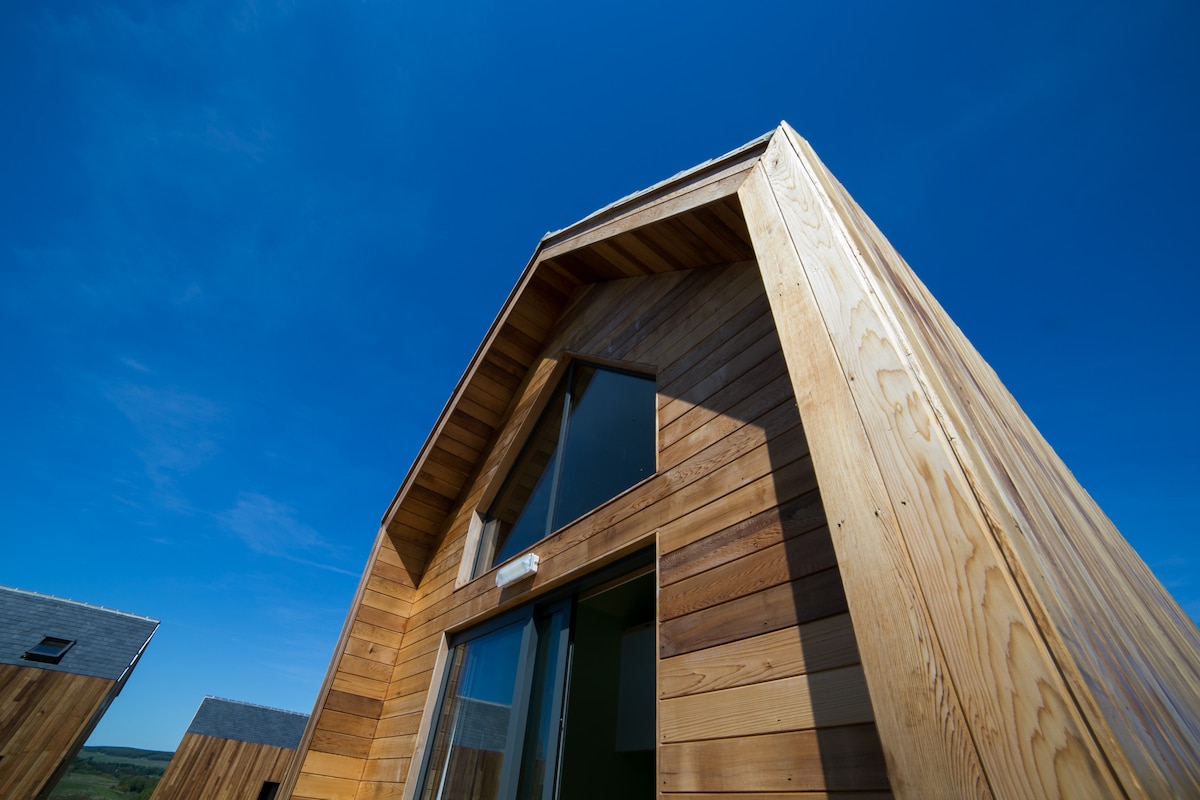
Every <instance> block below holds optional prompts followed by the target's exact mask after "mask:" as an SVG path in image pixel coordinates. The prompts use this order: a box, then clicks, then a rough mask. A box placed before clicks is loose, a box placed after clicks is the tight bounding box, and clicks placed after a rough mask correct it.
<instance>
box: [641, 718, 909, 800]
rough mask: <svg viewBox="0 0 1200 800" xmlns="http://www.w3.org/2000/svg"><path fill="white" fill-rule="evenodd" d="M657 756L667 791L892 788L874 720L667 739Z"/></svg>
mask: <svg viewBox="0 0 1200 800" xmlns="http://www.w3.org/2000/svg"><path fill="white" fill-rule="evenodd" d="M658 759H659V762H658V773H659V788H660V789H661V790H662V791H663V792H741V793H743V794H750V795H753V794H755V793H760V792H761V793H772V792H788V791H797V790H799V791H839V792H840V791H850V792H853V791H864V790H884V791H886V790H887V788H888V776H887V771H886V769H885V768H884V764H883V757H882V753H881V752H880V749H879V739H878V736H877V734H876V732H875V726H873V725H853V726H848V727H841V728H825V729H823V730H807V731H796V732H792V733H777V734H768V735H765V736H748V737H744V738H739V739H715V740H710V741H697V742H687V743H684V744H668V745H664V746H662V747H660V748H659V755H658ZM689 796H690V795H689ZM930 796H932V795H930Z"/></svg>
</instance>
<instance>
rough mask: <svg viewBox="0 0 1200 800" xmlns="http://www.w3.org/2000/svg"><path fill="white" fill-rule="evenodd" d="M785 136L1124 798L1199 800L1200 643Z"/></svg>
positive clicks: (823, 174) (896, 261)
mask: <svg viewBox="0 0 1200 800" xmlns="http://www.w3.org/2000/svg"><path fill="white" fill-rule="evenodd" d="M785 132H786V134H787V136H788V138H789V141H790V143H791V144H792V145H793V146H794V147H795V148H796V149H797V151H798V152H799V153H801V154H803V156H804V158H805V160H806V162H807V163H809V164H810V165H811V166H812V170H813V175H814V178H815V179H816V181H817V183H818V184H819V185H820V187H821V189H822V190H823V191H824V193H825V197H826V198H827V199H828V201H829V203H830V204H831V206H832V207H834V208H836V209H837V212H838V214H839V215H840V216H841V218H842V219H843V220H844V222H845V227H846V230H847V233H848V235H849V238H850V240H851V241H852V242H853V245H854V247H855V248H856V252H857V255H858V256H859V259H860V263H861V265H862V267H863V269H864V270H865V271H866V272H867V274H868V275H869V276H870V278H871V279H872V280H873V286H874V288H875V290H876V291H878V292H879V293H880V295H881V296H882V297H885V298H886V300H887V302H888V304H889V305H890V306H891V307H892V308H893V309H894V311H895V317H896V323H897V325H898V327H899V328H900V329H901V330H902V331H903V332H904V335H905V338H906V341H907V342H908V343H909V344H910V346H911V347H912V351H913V355H914V358H915V359H917V360H918V361H919V363H920V365H921V369H922V370H923V374H924V377H925V379H926V381H927V382H928V385H929V387H930V391H931V392H932V393H934V394H936V396H937V397H938V399H939V401H940V403H941V407H942V409H941V410H942V413H943V415H944V416H942V417H941V418H940V419H939V421H940V422H941V424H942V425H943V426H944V427H946V428H947V430H948V431H949V432H951V438H950V441H951V445H952V446H953V447H954V449H955V453H956V455H957V456H958V457H959V459H960V461H962V463H963V467H964V470H965V471H966V473H967V477H968V480H969V481H970V483H971V486H972V488H973V489H974V490H975V492H976V493H977V500H978V501H979V502H980V503H981V504H983V505H984V507H985V511H986V513H987V514H988V522H989V525H990V526H991V529H992V532H993V534H994V535H995V536H996V538H997V541H998V543H999V545H1000V547H1001V548H1002V551H1003V553H1004V555H1005V557H1006V558H1007V559H1008V562H1009V566H1010V569H1011V570H1012V573H1013V575H1014V579H1015V580H1016V582H1017V583H1018V585H1019V586H1020V587H1021V591H1022V595H1023V597H1024V598H1025V599H1026V601H1027V602H1028V603H1029V604H1030V605H1031V607H1032V608H1033V609H1034V611H1035V616H1036V618H1038V620H1039V628H1040V630H1041V631H1042V632H1043V635H1044V636H1045V637H1046V641H1047V644H1048V645H1049V647H1050V648H1051V650H1052V651H1053V652H1054V656H1055V659H1056V661H1057V663H1058V664H1059V665H1060V666H1061V667H1062V669H1063V672H1064V676H1065V677H1066V680H1067V681H1068V682H1069V683H1070V684H1072V691H1073V692H1074V695H1075V696H1076V698H1078V700H1079V702H1080V704H1081V707H1082V709H1083V711H1084V713H1085V715H1086V716H1087V718H1088V724H1089V725H1090V726H1091V727H1092V728H1093V730H1094V731H1095V733H1096V735H1097V737H1098V738H1099V740H1100V742H1101V744H1102V745H1103V747H1104V750H1105V755H1106V757H1107V758H1108V759H1109V760H1110V761H1111V763H1112V764H1113V766H1114V767H1115V768H1116V769H1117V771H1118V773H1119V774H1121V776H1122V781H1123V782H1124V783H1125V785H1126V790H1127V791H1131V790H1132V789H1133V787H1136V786H1137V785H1138V784H1141V786H1142V788H1143V790H1144V791H1145V792H1146V793H1147V794H1148V795H1149V796H1152V797H1165V796H1170V795H1174V796H1186V795H1200V658H1198V656H1197V654H1198V653H1200V631H1197V628H1196V626H1195V624H1194V622H1193V621H1192V620H1191V619H1190V618H1189V617H1188V616H1187V614H1185V613H1184V612H1183V611H1182V610H1181V609H1180V608H1179V606H1178V604H1177V603H1176V602H1175V601H1174V599H1173V598H1171V596H1170V595H1169V594H1168V593H1167V592H1166V591H1165V590H1164V589H1163V587H1162V586H1161V584H1159V582H1158V581H1157V579H1155V578H1154V577H1153V575H1152V574H1151V573H1150V571H1149V570H1148V569H1147V568H1146V566H1145V564H1144V563H1142V561H1141V559H1140V558H1139V557H1138V556H1137V554H1136V553H1134V552H1133V550H1132V549H1131V548H1130V547H1129V545H1128V543H1127V542H1126V541H1125V540H1124V538H1123V537H1121V535H1120V534H1119V532H1118V531H1117V530H1116V528H1115V527H1114V526H1113V524H1112V523H1111V521H1110V520H1109V519H1108V518H1107V517H1106V516H1105V515H1104V513H1103V512H1102V511H1101V510H1100V509H1099V508H1098V507H1097V506H1096V504H1095V502H1094V501H1093V500H1092V499H1091V497H1090V496H1088V494H1087V493H1086V491H1084V489H1083V488H1082V487H1081V486H1080V485H1079V483H1078V482H1077V481H1076V480H1075V478H1074V476H1073V475H1072V474H1071V472H1070V471H1069V470H1068V469H1067V467H1066V466H1065V465H1064V464H1063V463H1062V461H1061V459H1059V457H1058V456H1057V454H1056V453H1055V452H1054V451H1053V449H1052V448H1051V447H1050V446H1049V444H1047V443H1046V441H1045V440H1044V439H1043V438H1042V436H1041V434H1040V433H1039V432H1038V431H1037V429H1036V428H1034V426H1033V424H1032V423H1031V422H1030V420H1029V419H1028V417H1027V416H1026V415H1025V414H1024V412H1023V411H1022V410H1021V408H1020V407H1019V406H1018V404H1017V403H1016V401H1015V400H1014V399H1013V398H1012V396H1011V395H1010V394H1009V393H1008V391H1007V390H1006V389H1005V388H1004V386H1003V384H1002V383H1001V382H1000V380H999V378H998V377H997V376H996V375H995V373H994V372H993V370H992V369H991V368H990V367H989V366H988V365H987V363H986V362H984V360H983V359H982V357H981V356H980V355H979V353H978V352H977V351H976V350H975V348H974V347H973V346H972V345H971V344H970V342H968V341H967V339H966V337H965V336H963V334H962V332H961V331H960V330H959V329H958V327H957V326H956V325H954V323H953V322H952V321H951V320H950V319H949V317H948V316H947V315H946V313H945V311H943V310H942V308H941V307H940V305H939V304H938V303H937V301H936V300H934V298H933V297H932V296H931V295H930V294H929V291H928V290H927V289H926V288H925V286H924V285H923V284H921V282H920V281H919V280H918V279H917V278H916V276H915V275H914V274H913V272H912V270H911V269H910V268H909V267H908V265H907V264H906V263H905V262H904V260H903V259H902V258H901V257H900V255H899V254H898V253H897V252H896V251H895V249H894V248H892V247H891V245H890V244H889V243H888V241H887V240H886V239H885V238H884V237H883V235H882V234H881V233H880V232H879V230H878V229H877V228H876V227H875V225H874V223H872V222H871V220H870V219H869V218H868V217H867V216H866V214H864V213H863V212H862V209H861V208H859V207H858V205H857V204H856V203H855V202H854V200H853V199H852V198H851V197H850V196H849V195H848V194H847V193H846V191H845V189H844V188H842V186H841V185H840V184H839V183H838V182H837V181H836V180H835V179H834V178H833V176H832V175H830V174H829V172H828V170H827V169H825V167H824V165H822V164H821V163H820V160H819V159H817V158H816V156H815V154H813V153H812V150H811V148H810V147H809V146H808V145H807V143H806V142H804V141H803V140H802V139H800V138H799V137H798V136H796V135H795V132H794V131H791V130H790V129H785ZM955 432H957V435H953V434H954V433H955ZM1115 642H1121V646H1119V647H1114V646H1113V643H1115Z"/></svg>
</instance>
